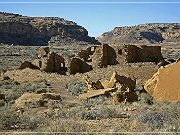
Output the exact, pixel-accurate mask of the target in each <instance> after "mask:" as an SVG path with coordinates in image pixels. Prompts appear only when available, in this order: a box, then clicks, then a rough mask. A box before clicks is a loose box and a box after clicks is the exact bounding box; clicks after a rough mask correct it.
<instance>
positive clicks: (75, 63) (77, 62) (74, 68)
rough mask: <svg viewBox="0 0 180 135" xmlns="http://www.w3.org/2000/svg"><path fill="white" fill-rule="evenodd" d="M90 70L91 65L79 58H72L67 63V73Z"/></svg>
mask: <svg viewBox="0 0 180 135" xmlns="http://www.w3.org/2000/svg"><path fill="white" fill-rule="evenodd" d="M90 70H92V66H91V65H89V64H88V63H86V62H85V61H83V60H81V59H80V58H72V59H71V62H70V65H69V73H70V74H76V73H85V72H88V71H90Z"/></svg>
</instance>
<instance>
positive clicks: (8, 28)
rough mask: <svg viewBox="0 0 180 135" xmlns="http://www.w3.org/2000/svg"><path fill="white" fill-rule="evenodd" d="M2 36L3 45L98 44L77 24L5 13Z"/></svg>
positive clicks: (0, 16)
mask: <svg viewBox="0 0 180 135" xmlns="http://www.w3.org/2000/svg"><path fill="white" fill-rule="evenodd" d="M0 35H1V36H0V43H3V44H14V45H47V44H50V45H53V44H56V45H60V44H62V42H68V43H71V42H76V43H77V44H78V42H83V43H84V42H85V43H89V44H98V42H97V40H95V38H92V37H89V36H88V31H87V30H86V29H85V28H83V27H82V26H79V25H77V24H76V23H75V22H72V21H67V20H65V19H63V18H58V17H28V16H22V15H18V14H10V13H4V12H0ZM81 44H82V43H81Z"/></svg>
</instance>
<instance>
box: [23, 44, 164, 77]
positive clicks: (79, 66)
mask: <svg viewBox="0 0 180 135" xmlns="http://www.w3.org/2000/svg"><path fill="white" fill-rule="evenodd" d="M162 59H163V57H162V54H161V47H160V46H135V45H122V46H119V45H113V46H109V45H108V44H102V45H100V46H92V47H89V48H87V49H86V50H82V51H80V52H79V53H78V56H77V57H73V58H71V59H70V60H68V62H66V63H65V59H64V58H63V57H62V56H60V55H58V54H56V53H54V52H49V48H47V47H45V48H40V49H39V51H38V59H35V60H34V61H33V62H32V65H34V66H36V67H38V68H39V69H40V70H42V71H45V72H57V73H60V74H66V73H67V72H69V73H70V74H75V73H85V72H88V71H90V70H93V69H96V68H103V67H107V66H108V65H116V64H120V65H123V64H124V63H134V62H159V61H160V60H162ZM65 64H66V65H65ZM26 65H28V64H26ZM32 65H30V66H29V67H30V68H31V67H32ZM27 67H28V66H27Z"/></svg>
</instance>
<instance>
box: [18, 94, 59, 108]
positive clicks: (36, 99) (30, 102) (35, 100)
mask: <svg viewBox="0 0 180 135" xmlns="http://www.w3.org/2000/svg"><path fill="white" fill-rule="evenodd" d="M49 100H60V101H61V100H62V98H61V96H60V95H59V94H55V93H41V94H36V93H24V94H23V95H22V96H21V97H19V98H18V99H17V100H16V101H15V103H14V106H15V107H16V108H24V107H25V106H29V107H37V106H38V107H42V106H45V104H46V103H47V102H48V101H49Z"/></svg>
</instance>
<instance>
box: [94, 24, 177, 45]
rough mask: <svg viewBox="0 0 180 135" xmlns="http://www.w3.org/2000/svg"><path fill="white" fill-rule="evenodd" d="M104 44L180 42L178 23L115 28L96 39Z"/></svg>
mask: <svg viewBox="0 0 180 135" xmlns="http://www.w3.org/2000/svg"><path fill="white" fill-rule="evenodd" d="M97 39H98V40H99V41H100V42H101V43H106V44H110V45H112V44H115V45H121V44H151V43H161V42H177V41H180V23H167V24H166V23H162V24H161V23H159V24H153V23H152V24H143V25H137V26H129V27H115V28H114V29H113V30H112V31H110V32H105V33H103V34H102V35H101V36H99V37H98V38H97Z"/></svg>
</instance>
